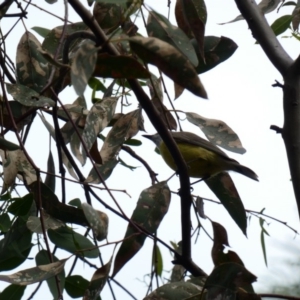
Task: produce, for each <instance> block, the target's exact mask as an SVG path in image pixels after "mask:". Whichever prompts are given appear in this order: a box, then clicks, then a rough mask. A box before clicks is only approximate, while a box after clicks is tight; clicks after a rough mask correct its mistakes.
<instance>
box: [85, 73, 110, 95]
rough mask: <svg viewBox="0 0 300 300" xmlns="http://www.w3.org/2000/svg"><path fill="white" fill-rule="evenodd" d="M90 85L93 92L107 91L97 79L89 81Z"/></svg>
mask: <svg viewBox="0 0 300 300" xmlns="http://www.w3.org/2000/svg"><path fill="white" fill-rule="evenodd" d="M88 85H89V87H90V88H91V89H92V90H93V91H101V92H103V93H104V92H105V91H106V87H105V85H104V84H103V83H102V82H101V81H100V80H99V79H97V78H95V77H91V78H90V79H89V81H88Z"/></svg>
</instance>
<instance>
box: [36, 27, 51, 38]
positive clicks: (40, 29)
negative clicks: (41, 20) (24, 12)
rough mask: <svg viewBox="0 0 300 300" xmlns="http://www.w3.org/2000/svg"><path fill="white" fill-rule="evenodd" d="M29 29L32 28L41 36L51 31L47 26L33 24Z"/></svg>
mask: <svg viewBox="0 0 300 300" xmlns="http://www.w3.org/2000/svg"><path fill="white" fill-rule="evenodd" d="M31 29H32V30H34V31H35V32H37V33H38V34H39V35H40V36H41V37H43V38H45V37H46V36H47V35H48V34H49V32H50V31H51V30H50V29H48V28H44V27H38V26H34V27H32V28H31Z"/></svg>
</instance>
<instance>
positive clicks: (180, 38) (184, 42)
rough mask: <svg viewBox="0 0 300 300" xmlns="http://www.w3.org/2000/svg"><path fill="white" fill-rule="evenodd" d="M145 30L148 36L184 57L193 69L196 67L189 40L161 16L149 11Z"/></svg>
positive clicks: (196, 60)
mask: <svg viewBox="0 0 300 300" xmlns="http://www.w3.org/2000/svg"><path fill="white" fill-rule="evenodd" d="M146 28H147V32H148V36H151V37H155V38H158V39H160V40H162V41H164V42H167V43H169V44H170V45H172V46H174V47H175V48H177V49H178V50H179V51H180V52H181V53H182V54H183V55H185V56H186V57H187V58H188V59H189V60H190V62H191V63H192V64H193V65H194V66H195V67H196V66H197V65H198V58H197V55H196V52H195V50H194V47H193V45H192V44H191V42H190V40H189V38H188V37H187V36H186V35H185V33H184V32H183V31H182V30H181V29H180V28H178V27H176V26H174V25H172V24H171V23H170V21H169V20H168V19H167V18H165V17H164V16H163V15H161V14H159V13H157V12H155V11H149V15H148V21H147V26H146Z"/></svg>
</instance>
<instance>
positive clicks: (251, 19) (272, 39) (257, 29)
mask: <svg viewBox="0 0 300 300" xmlns="http://www.w3.org/2000/svg"><path fill="white" fill-rule="evenodd" d="M235 3H236V5H237V7H238V9H239V10H240V12H241V14H242V15H243V17H244V18H245V20H246V21H247V23H248V25H249V28H250V29H251V31H252V34H253V37H254V38H255V39H256V40H257V41H258V42H259V44H260V45H261V47H262V49H263V50H264V52H265V54H266V55H267V56H268V58H269V60H270V61H271V63H272V64H273V65H274V67H275V68H276V69H277V70H278V71H279V72H280V73H281V75H282V76H284V74H285V73H286V72H287V70H288V69H289V67H290V66H291V65H292V63H293V60H292V58H291V57H290V56H289V55H288V54H287V52H286V51H285V50H284V49H283V47H282V46H281V44H280V43H279V41H278V40H277V38H276V36H275V34H274V32H273V30H272V29H271V28H270V26H269V24H268V23H267V20H266V18H265V17H264V15H263V14H262V12H261V11H260V9H259V8H258V7H257V4H256V3H255V1H253V0H235Z"/></svg>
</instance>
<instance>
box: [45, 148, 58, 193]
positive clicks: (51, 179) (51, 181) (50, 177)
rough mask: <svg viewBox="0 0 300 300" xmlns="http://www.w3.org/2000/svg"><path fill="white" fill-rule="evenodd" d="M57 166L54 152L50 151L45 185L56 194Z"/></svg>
mask: <svg viewBox="0 0 300 300" xmlns="http://www.w3.org/2000/svg"><path fill="white" fill-rule="evenodd" d="M54 175H55V164H54V160H53V155H52V152H51V151H49V156H48V160H47V175H46V178H45V184H46V185H47V186H48V187H49V188H50V189H51V190H52V192H53V193H55V180H56V178H55V176H54Z"/></svg>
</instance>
